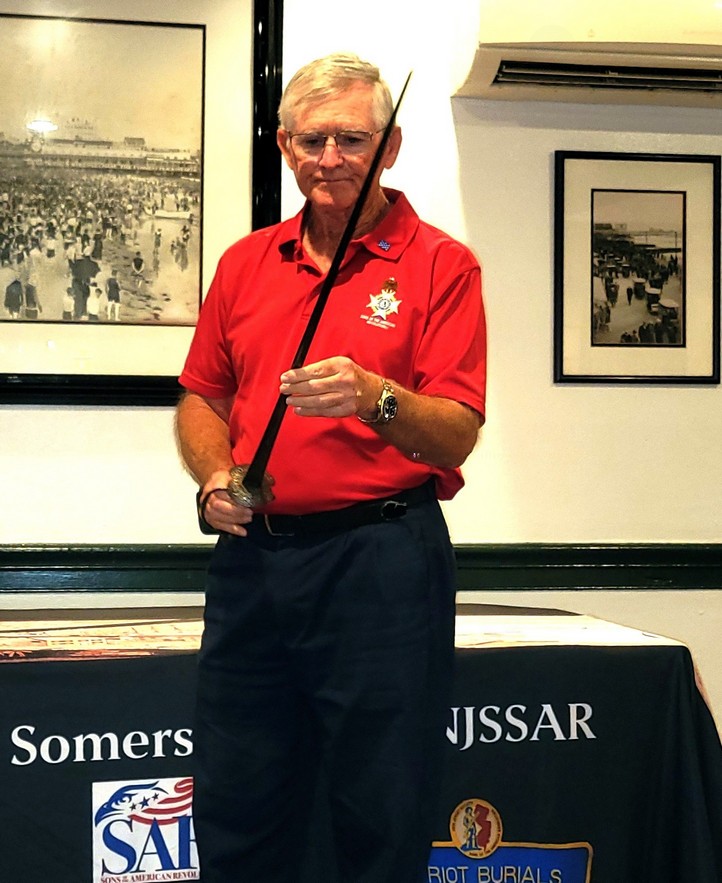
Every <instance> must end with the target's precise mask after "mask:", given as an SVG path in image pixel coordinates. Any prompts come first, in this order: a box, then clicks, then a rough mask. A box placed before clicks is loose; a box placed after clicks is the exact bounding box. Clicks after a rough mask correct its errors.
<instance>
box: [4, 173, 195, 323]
mask: <svg viewBox="0 0 722 883" xmlns="http://www.w3.org/2000/svg"><path fill="white" fill-rule="evenodd" d="M199 198H200V189H199V188H198V187H197V186H196V187H194V186H193V185H192V184H189V183H188V182H184V183H179V182H177V181H174V180H173V179H165V178H153V177H138V176H129V175H121V174H118V175H112V174H108V173H106V172H103V173H100V172H98V173H94V172H89V171H84V172H77V171H74V172H73V173H72V174H70V173H69V174H67V175H66V176H63V175H62V173H58V174H57V175H55V174H54V175H52V176H49V175H47V174H45V173H43V172H42V171H41V170H30V171H28V170H18V172H17V173H16V174H14V175H10V174H6V175H5V176H2V177H0V293H2V294H3V298H4V299H3V306H4V312H5V315H4V316H3V318H6V319H22V320H36V319H39V318H43V319H45V320H46V321H47V320H49V321H54V320H62V321H67V322H72V321H88V322H98V321H115V322H118V321H121V320H122V318H128V317H127V316H126V317H122V311H123V310H124V309H125V308H126V305H127V302H128V301H129V299H130V298H129V294H130V293H131V292H138V291H141V290H142V289H143V287H144V286H145V285H149V284H150V283H152V280H153V278H154V277H156V276H157V275H158V269H159V264H160V259H161V258H160V255H161V248H165V249H166V250H167V254H168V255H172V259H173V260H174V261H175V263H176V264H177V265H178V266H179V267H180V268H181V269H183V268H184V266H187V264H188V246H189V243H190V240H191V237H192V235H193V224H194V215H195V216H197V213H198V206H199ZM168 208H169V209H170V213H171V214H175V215H176V216H177V217H178V218H182V219H183V222H182V225H181V222H180V221H179V222H178V225H177V227H178V232H177V235H174V236H173V238H172V240H171V241H170V242H166V243H163V241H162V235H161V228H160V224H159V225H158V226H156V224H155V220H154V219H155V217H156V213H160V211H161V209H168ZM168 213H169V212H168V211H165V215H167V214H168ZM148 224H150V225H151V226H152V229H151V230H150V231H147V232H149V233H150V237H148V236H145V237H144V240H145V241H146V242H149V243H150V246H149V248H148V253H147V255H146V254H143V252H142V250H141V248H140V246H139V232H140V231H141V229H142V228H143V227H144V225H148Z"/></svg>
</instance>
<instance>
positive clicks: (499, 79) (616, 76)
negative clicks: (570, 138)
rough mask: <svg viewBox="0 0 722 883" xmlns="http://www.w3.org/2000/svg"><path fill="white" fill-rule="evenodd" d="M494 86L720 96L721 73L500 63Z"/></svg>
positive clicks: (685, 69) (694, 69)
mask: <svg viewBox="0 0 722 883" xmlns="http://www.w3.org/2000/svg"><path fill="white" fill-rule="evenodd" d="M493 84H494V85H497V86H501V87H504V86H552V87H560V86H561V87H570V88H584V87H589V88H603V89H645V90H656V89H664V90H669V91H678V92H710V93H718V94H722V70H717V71H715V70H709V69H706V70H705V69H703V68H681V67H679V68H677V67H675V68H663V67H630V66H626V65H608V64H580V63H576V64H564V63H556V62H538V61H511V60H508V59H502V61H501V62H500V63H499V67H498V69H497V72H496V76H495V77H494V80H493Z"/></svg>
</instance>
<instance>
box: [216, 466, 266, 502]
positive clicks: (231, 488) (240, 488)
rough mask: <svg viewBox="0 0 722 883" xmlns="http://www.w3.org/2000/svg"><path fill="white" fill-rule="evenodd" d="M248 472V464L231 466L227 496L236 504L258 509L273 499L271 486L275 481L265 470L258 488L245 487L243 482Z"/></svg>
mask: <svg viewBox="0 0 722 883" xmlns="http://www.w3.org/2000/svg"><path fill="white" fill-rule="evenodd" d="M247 472H248V464H246V465H244V466H233V467H232V468H231V470H230V475H231V479H230V481H229V482H228V496H229V497H230V498H231V499H232V500H233V502H234V503H236V504H237V505H238V506H245V507H246V509H259V508H260V507H261V506H265V505H266V503H270V502H271V500H274V499H275V497H274V495H273V491H272V490H271V486H272V485H274V484H275V483H276V480H275V479H274V478H273V476H272V475H269V474H268V473H267V472H264V473H263V482H262V484H261V487H260V488H247V487H246V485H245V484H244V479H245V477H246V473H247Z"/></svg>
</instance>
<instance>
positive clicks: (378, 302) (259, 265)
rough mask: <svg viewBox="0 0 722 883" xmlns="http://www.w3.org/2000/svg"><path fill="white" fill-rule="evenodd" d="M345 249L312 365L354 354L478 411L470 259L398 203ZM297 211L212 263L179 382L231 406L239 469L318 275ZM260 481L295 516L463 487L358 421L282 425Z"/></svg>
mask: <svg viewBox="0 0 722 883" xmlns="http://www.w3.org/2000/svg"><path fill="white" fill-rule="evenodd" d="M386 195H387V197H388V198H389V200H390V201H391V202H392V208H391V210H390V211H389V212H388V213H387V215H386V217H385V218H384V219H383V220H382V221H381V223H380V224H379V225H378V226H377V227H376V229H375V230H373V231H372V232H371V233H369V234H367V235H366V236H363V237H361V238H359V239H355V240H353V241H352V242H351V244H350V245H349V248H348V251H347V253H346V256H345V259H344V261H343V264H342V266H341V269H340V272H339V274H338V278H337V281H336V284H335V286H334V288H333V289H332V291H331V294H330V297H329V299H328V302H327V304H326V308H325V310H324V313H323V316H322V317H321V321H320V324H319V327H318V330H317V331H316V335H315V337H314V339H313V342H312V344H311V348H310V351H309V353H308V357H307V359H306V364H308V363H311V362H316V361H318V360H320V359H324V358H328V357H331V356H348V357H349V358H351V359H353V361H355V362H356V363H358V364H359V365H361V366H362V367H363V368H365V369H367V370H369V371H373V372H374V373H377V374H380V375H381V376H382V377H386V378H387V379H388V380H389V381H390V382H391V383H392V385H393V382H394V381H396V382H397V383H399V384H401V385H402V386H404V387H406V388H407V389H411V390H413V391H416V392H419V393H423V394H425V395H432V396H442V397H445V398H450V399H454V400H456V401H458V402H463V403H464V404H466V405H469V406H470V407H472V408H474V409H475V410H476V411H478V412H479V413H480V414H484V396H485V368H486V358H485V357H486V338H485V324H484V311H483V306H482V299H481V271H480V268H479V264H478V262H477V261H476V259H475V258H474V256H473V254H472V253H471V251H470V250H469V249H468V248H467V247H466V246H464V245H462V244H461V243H459V242H457V241H455V240H454V239H451V237H449V236H447V235H446V234H445V233H443V232H441V231H440V230H437V229H436V228H434V227H432V226H430V225H429V224H426V223H424V222H423V221H421V220H420V219H419V217H418V215H417V214H416V213H415V212H414V210H413V209H412V208H411V206H410V205H409V203H408V201H407V200H406V197H405V196H404V195H403V194H402V193H399V192H397V191H393V190H387V191H386ZM302 216H303V212H300V213H299V214H298V215H297V216H296V217H295V218H292V219H290V220H288V221H285V222H282V223H281V224H277V225H275V226H273V227H268V228H266V229H263V230H259V231H256V232H254V233H251V234H250V235H249V236H246V237H245V238H243V239H241V240H240V241H239V242H237V243H235V245H232V246H231V247H230V248H229V249H228V250H227V251H226V252H225V254H224V255H223V257H222V258H221V260H220V261H219V264H218V268H217V271H216V275H215V278H214V279H213V282H212V284H211V287H210V289H209V291H208V296H207V297H206V299H205V301H204V303H203V307H202V309H201V312H200V317H199V321H198V326H197V328H196V332H195V336H194V338H193V342H192V344H191V348H190V352H189V354H188V358H187V360H186V364H185V367H184V369H183V372H182V374H181V376H180V382H181V384H182V385H183V386H184V387H186V388H187V389H189V390H192V391H193V392H196V393H198V394H199V395H201V396H205V397H207V398H226V397H229V396H232V397H233V407H232V410H231V417H230V436H231V444H232V447H233V457H234V461H235V462H236V463H249V462H250V461H251V459H252V458H253V455H254V453H255V452H256V449H257V447H258V443H259V441H260V439H261V436H262V435H263V431H264V429H265V427H266V425H267V423H268V419H269V417H270V415H271V412H272V411H273V408H274V405H275V403H276V400H277V398H278V394H279V393H278V389H279V383H280V376H281V374H282V373H283V371H285V370H287V369H288V368H289V367H290V365H291V362H292V360H293V357H294V355H295V353H296V350H297V349H298V344H299V342H300V340H301V337H302V335H303V331H304V329H305V327H306V324H307V322H308V318H309V315H310V313H311V310H312V308H313V304H314V302H315V299H316V297H317V296H318V293H319V290H320V287H321V284H322V282H323V275H322V274H321V272H320V271H319V269H318V267H317V266H316V265H315V264H314V263H313V261H312V260H311V259H310V258H309V257H308V256H307V255H306V254H305V253H304V250H303V246H302V243H301V222H302ZM268 471H269V472H270V473H271V475H273V476H274V478H275V479H276V484H275V487H274V493H275V495H276V499H275V500H274V502H273V503H271V504H269V506H268V507H267V511H269V512H282V513H287V514H298V513H305V512H316V511H323V510H326V509H337V508H340V507H342V506H348V505H350V504H352V503H355V502H358V501H360V500H367V499H370V498H374V497H383V496H387V495H389V494H392V493H394V492H396V491H398V490H402V489H404V488H409V487H415V486H416V485H419V484H422V483H423V482H424V480H425V479H426V478H428V477H429V476H430V475H433V476H434V477H435V479H436V488H437V493H438V496H439V499H442V500H445V499H451V497H453V496H454V494H456V492H457V491H458V490H459V488H461V487H462V485H463V479H462V477H461V472H460V471H459V470H458V469H442V468H437V467H432V466H427V465H425V464H422V463H415V462H413V461H412V460H410V459H408V458H407V457H406V456H405V455H404V454H402V453H401V451H399V450H398V449H397V448H394V447H393V446H392V445H389V444H387V443H386V442H385V441H384V440H383V439H382V438H381V437H380V436H379V435H377V434H376V433H375V432H374V430H373V429H372V428H371V427H370V426H365V425H364V424H363V423H361V421H360V420H357V419H356V417H343V418H328V417H315V418H314V417H298V416H296V415H295V414H294V413H293V412H292V411H291V410H289V411H288V413H287V414H286V416H285V417H284V420H283V424H282V425H281V429H280V432H279V434H278V438H277V440H276V443H275V446H274V448H273V452H272V454H271V457H270V460H269V464H268Z"/></svg>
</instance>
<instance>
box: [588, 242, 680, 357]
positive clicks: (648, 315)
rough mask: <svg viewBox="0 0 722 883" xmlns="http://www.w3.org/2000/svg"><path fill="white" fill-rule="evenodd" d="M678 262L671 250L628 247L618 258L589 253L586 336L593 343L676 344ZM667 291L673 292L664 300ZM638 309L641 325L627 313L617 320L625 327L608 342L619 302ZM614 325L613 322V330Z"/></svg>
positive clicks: (609, 253)
mask: <svg viewBox="0 0 722 883" xmlns="http://www.w3.org/2000/svg"><path fill="white" fill-rule="evenodd" d="M680 272H681V268H680V260H679V256H678V250H677V249H668V250H666V251H664V250H662V249H654V248H639V247H638V248H634V249H631V250H629V251H628V252H626V253H625V254H623V255H620V254H619V253H615V252H614V251H604V250H600V251H599V252H597V253H595V254H594V259H593V270H592V273H593V277H596V279H597V282H596V285H595V295H594V302H593V309H592V334H593V337H594V340H595V342H598V343H599V342H604V343H620V344H651V345H675V344H678V343H680V342H681V329H680V320H681V310H680V302H679V294H678V292H680V291H681V280H680ZM670 289H673V292H672V294H673V295H674V296H670ZM620 295H621V300H622V303H626V305H627V307H632V306H633V304H635V302H639V303H640V305H641V306H642V307H643V308H644V317H643V318H642V321H639V318H637V319H636V321H634V320H633V318H632V317H633V316H637V317H638V316H639V314H638V313H637V312H635V311H630V314H629V317H627V315H626V314H625V316H623V317H619V321H620V322H622V323H623V324H624V325H625V326H626V327H624V330H622V331H621V332H619V330H618V331H617V335H616V336H615V337H614V338H613V339H608V340H607V339H605V337H606V335H607V334H609V333H610V329H611V327H612V324H613V322H612V320H613V315H614V314H613V311H615V309H616V308H617V305H618V303H619V301H620ZM618 324H619V323H617V325H618Z"/></svg>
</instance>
